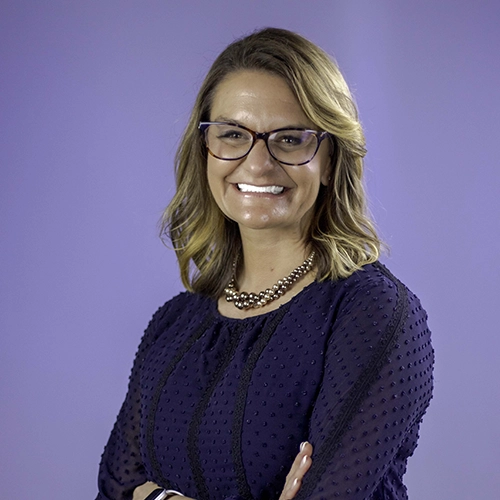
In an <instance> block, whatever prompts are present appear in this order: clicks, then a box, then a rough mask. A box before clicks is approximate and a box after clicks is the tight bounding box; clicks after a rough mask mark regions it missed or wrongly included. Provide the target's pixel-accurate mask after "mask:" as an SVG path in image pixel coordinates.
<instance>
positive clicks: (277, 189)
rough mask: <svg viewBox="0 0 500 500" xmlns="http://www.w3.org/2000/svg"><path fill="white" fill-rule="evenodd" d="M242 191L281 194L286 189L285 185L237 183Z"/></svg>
mask: <svg viewBox="0 0 500 500" xmlns="http://www.w3.org/2000/svg"><path fill="white" fill-rule="evenodd" d="M236 185H237V187H238V189H239V190H240V191H241V192H242V193H269V194H281V193H282V192H283V191H284V189H285V188H284V187H283V186H254V185H252V184H236Z"/></svg>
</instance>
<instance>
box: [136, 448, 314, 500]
mask: <svg viewBox="0 0 500 500" xmlns="http://www.w3.org/2000/svg"><path fill="white" fill-rule="evenodd" d="M312 452H313V448H312V446H311V444H310V443H307V442H304V443H302V444H301V445H300V451H299V453H298V454H297V456H296V457H295V460H294V462H293V464H292V467H291V468H290V472H289V473H288V475H287V477H286V483H285V486H284V487H283V491H282V493H281V495H280V498H279V500H292V499H293V498H294V497H295V495H296V494H297V493H298V491H299V489H300V485H301V484H302V480H303V478H304V475H305V473H306V472H307V471H308V470H309V468H310V467H311V463H312V460H311V455H312ZM157 488H160V486H158V485H157V484H155V483H152V482H147V483H144V484H141V485H140V486H138V487H137V488H135V490H134V496H133V498H132V500H144V499H145V498H146V497H147V496H148V495H149V494H150V493H151V492H153V491H154V490H155V489H157ZM168 500H194V499H192V498H189V497H185V496H178V495H174V496H169V497H168Z"/></svg>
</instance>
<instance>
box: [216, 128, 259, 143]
mask: <svg viewBox="0 0 500 500" xmlns="http://www.w3.org/2000/svg"><path fill="white" fill-rule="evenodd" d="M216 137H217V139H218V140H220V141H223V142H228V143H229V142H230V143H238V142H247V141H248V140H249V139H250V140H251V136H250V134H249V133H248V132H247V131H246V130H244V129H241V128H239V127H235V126H231V125H217V126H216Z"/></svg>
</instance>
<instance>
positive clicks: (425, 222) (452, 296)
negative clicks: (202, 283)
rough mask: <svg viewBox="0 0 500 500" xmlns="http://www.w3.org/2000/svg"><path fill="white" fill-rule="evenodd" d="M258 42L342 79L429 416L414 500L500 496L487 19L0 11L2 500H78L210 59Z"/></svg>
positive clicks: (89, 494) (158, 281) (49, 5)
mask: <svg viewBox="0 0 500 500" xmlns="http://www.w3.org/2000/svg"><path fill="white" fill-rule="evenodd" d="M266 25H273V26H279V27H285V28H289V29H292V30H296V31H298V32H300V33H302V34H303V35H305V36H306V37H308V38H310V39H311V40H313V41H314V42H316V43H318V44H319V45H320V46H322V47H323V48H324V49H326V50H327V51H328V52H330V53H331V54H334V55H335V56H336V58H337V59H338V61H339V63H340V66H341V68H342V69H343V71H344V73H345V74H346V77H347V79H348V81H349V83H350V84H351V86H352V88H353V90H354V92H355V94H356V97H357V101H358V104H359V107H360V110H361V117H362V120H363V122H364V124H365V127H366V133H367V138H368V150H369V153H368V158H367V183H368V189H369V193H370V197H371V207H372V211H373V212H374V214H375V217H376V219H377V221H378V225H379V228H380V231H381V234H382V236H383V237H384V238H385V240H386V241H387V242H388V243H389V245H390V246H391V247H392V253H391V255H390V257H388V258H386V259H385V261H386V262H387V263H388V265H389V266H390V268H391V269H392V270H393V272H394V273H396V274H397V275H398V276H399V277H400V278H401V279H402V280H403V281H405V282H406V283H407V284H408V285H409V286H410V287H411V288H412V289H413V290H414V291H415V292H416V293H417V294H418V295H419V296H420V297H421V299H422V301H423V302H424V305H425V307H426V309H427V310H428V312H429V315H430V325H431V327H432V329H433V331H434V344H435V348H436V351H437V367H436V390H435V399H434V401H433V404H432V406H431V408H430V411H429V413H428V415H427V417H426V418H425V421H424V425H423V428H422V437H421V441H420V446H419V448H418V449H417V452H416V454H415V456H414V457H413V458H412V459H411V460H410V464H409V472H408V475H407V484H408V487H409V491H410V497H411V499H412V500H419V499H422V500H424V499H425V500H448V499H453V500H470V499H491V498H497V495H498V491H500V474H499V458H498V457H499V451H498V450H499V449H500V436H499V434H500V431H499V422H500V394H499V392H500V391H499V382H500V375H499V364H500V356H499V353H500V335H499V334H500V332H499V327H498V320H497V318H498V308H499V307H500V300H499V299H500V296H499V295H500V294H499V281H500V273H499V264H498V259H499V255H500V238H499V230H500V227H499V218H500V174H499V171H500V166H499V159H498V157H499V151H498V144H499V140H500V133H499V128H500V127H499V118H500V90H499V89H500V56H499V48H500V28H499V26H500V2H498V0H490V1H477V2H473V1H471V0H461V1H453V0H448V1H443V0H425V1H420V0H418V1H400V0H393V1H391V0H386V1H375V0H366V1H355V0H344V1H334V0H330V1H328V0H321V1H320V0H317V1H308V2H306V1H295V0H273V1H251V0H247V1H239V2H238V1H234V0H231V1H215V2H211V1H202V0H200V1H189V0H187V1H167V0H163V1H159V0H157V1H147V0H144V1H130V0H112V1H111V0H109V1H108V0H99V1H97V0H85V1H78V2H77V1H62V0H61V1H57V0H52V1H48V0H47V1H36V0H32V1H27V0H1V2H0V108H1V109H0V112H1V116H0V144H1V147H0V168H1V178H0V181H1V184H0V196H1V199H0V224H1V225H0V228H1V229H0V230H1V240H0V245H1V247H0V248H1V262H0V265H1V268H0V271H1V276H0V280H1V281H0V283H1V311H0V322H1V323H0V332H1V348H0V371H1V380H0V391H1V408H0V411H1V414H0V415H1V416H0V419H1V420H0V432H1V441H0V498H1V499H13V498H26V499H28V498H37V499H38V498H39V499H50V500H63V499H72V500H88V499H92V498H94V495H95V493H96V486H95V482H96V473H97V466H98V462H99V458H100V454H101V452H102V448H103V446H104V444H105V442H106V439H107V437H108V434H109V432H110V429H111V427H112V424H113V422H114V419H115V416H116V413H117V411H118V409H119V406H120V404H121V401H122V399H123V397H124V394H125V389H126V383H127V378H128V373H129V370H130V367H131V362H132V359H133V355H134V353H135V350H136V347H137V344H138V341H139V338H140V336H141V334H142V331H143V329H144V328H145V326H146V324H147V322H148V321H149V318H150V316H151V314H152V313H153V312H154V310H155V309H156V308H157V307H158V306H159V305H161V304H162V303H163V302H164V301H165V300H167V299H168V298H170V297H171V296H172V295H173V294H174V293H175V292H177V291H178V290H180V289H181V285H180V282H179V279H178V276H177V270H176V263H175V260H174V256H173V254H172V252H171V251H169V250H167V249H165V248H164V247H163V246H162V245H161V243H160V242H159V240H158V238H157V228H156V222H157V220H158V217H159V215H160V213H161V210H162V208H163V207H164V206H165V204H166V203H167V201H168V200H169V198H170V197H171V195H172V190H173V188H172V158H173V155H174V151H175V149H176V145H177V142H178V138H179V136H180V134H181V131H182V129H183V127H184V125H185V123H186V120H187V117H188V113H189V111H190V108H191V106H192V103H193V100H194V96H195V93H196V91H197V89H198V87H199V85H200V83H201V80H202V78H203V76H204V74H205V72H206V71H207V69H208V67H209V65H210V63H211V62H212V60H213V59H214V57H215V56H216V55H217V54H218V53H219V52H220V51H221V50H222V49H223V48H224V47H225V46H226V45H227V44H228V43H229V42H230V41H232V40H233V39H234V37H236V36H240V35H242V34H244V33H247V32H249V31H251V30H253V29H255V28H258V27H263V26H266Z"/></svg>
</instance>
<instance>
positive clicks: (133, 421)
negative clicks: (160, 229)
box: [97, 264, 434, 500]
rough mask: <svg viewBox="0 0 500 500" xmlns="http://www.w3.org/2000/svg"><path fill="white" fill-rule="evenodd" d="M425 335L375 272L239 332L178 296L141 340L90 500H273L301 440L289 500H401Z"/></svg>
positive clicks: (426, 376)
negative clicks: (178, 499) (302, 467)
mask: <svg viewBox="0 0 500 500" xmlns="http://www.w3.org/2000/svg"><path fill="white" fill-rule="evenodd" d="M429 335H430V334H429V330H428V328H427V324H426V313H425V311H424V310H423V309H422V307H421V305H420V302H419V300H418V299H417V298H416V297H415V295H413V294H412V293H411V292H410V291H409V290H408V289H407V288H406V287H405V286H404V285H403V284H402V283H401V282H399V281H398V280H397V279H396V278H395V277H394V276H393V275H391V274H390V273H389V271H388V270H387V269H386V268H385V267H384V266H382V265H381V264H374V265H369V266H366V267H364V268H363V270H361V271H359V272H356V273H354V274H353V275H352V276H350V277H349V278H346V279H342V280H339V281H326V282H323V283H318V282H314V283H312V284H311V285H309V286H308V287H306V288H304V290H302V291H301V292H300V293H299V294H298V295H296V296H295V297H293V298H292V299H291V300H290V301H289V302H288V303H287V304H285V305H283V306H281V307H280V308H279V309H277V310H275V311H271V312H268V313H266V314H262V315H260V316H255V317H250V318H246V319H232V318H227V317H223V316H221V315H220V314H219V313H218V311H217V305H216V302H215V301H214V300H212V299H210V298H207V297H203V296H200V295H196V294H192V293H187V292H186V293H182V294H180V295H178V296H177V297H175V298H173V299H172V300H170V301H169V302H167V303H166V304H165V305H164V306H163V307H161V308H160V309H159V310H158V311H157V312H156V314H155V315H154V317H153V319H152V321H151V323H150V324H149V326H148V328H147V330H146V332H145V334H144V337H143V338H142V341H141V344H140V346H139V350H138V353H137V357H136V359H135V363H134V366H133V369H132V374H131V377H130V384H129V389H128V393H127V396H126V399H125V402H124V403H123V406H122V408H121V410H120V413H119V415H118V418H117V421H116V424H115V426H114V428H113V431H112V433H111V436H110V439H109V442H108V444H107V446H106V448H105V451H104V454H103V456H102V461H101V466H100V471H99V495H98V497H97V499H98V500H105V499H106V500H108V499H109V500H122V499H131V498H132V492H133V490H134V488H135V487H136V486H138V485H140V484H142V483H144V482H146V481H154V482H155V483H157V484H159V485H161V486H162V487H165V488H167V489H175V490H178V491H181V492H183V493H184V494H185V495H187V496H190V497H193V498H196V499H197V500H209V499H210V500H212V499H213V500H223V499H228V498H234V499H245V500H246V499H259V500H266V499H277V498H278V497H279V495H280V493H281V490H282V488H283V485H284V483H285V476H286V474H287V473H288V471H289V469H290V466H291V464H292V462H293V459H294V458H295V456H296V454H297V453H298V450H299V445H300V443H301V442H302V441H306V440H307V441H309V442H310V443H311V444H312V445H313V447H314V453H313V457H312V459H313V462H312V467H311V469H310V470H309V472H308V473H307V474H306V477H305V480H304V482H303V484H302V487H301V489H300V491H299V493H298V495H297V496H296V499H297V500H301V499H306V498H307V499H314V500H320V499H333V498H340V499H350V500H351V499H356V500H361V499H372V500H377V499H384V500H402V499H406V498H407V494H406V488H405V486H404V484H403V482H402V477H403V474H404V472H405V470H406V462H407V459H408V457H409V456H410V455H411V454H412V453H413V451H414V449H415V447H416V443H417V438H418V428H419V424H420V422H421V419H422V416H423V414H424V412H425V410H426V408H427V406H428V404H429V401H430V399H431V393H432V366H433V359H434V358H433V350H432V346H431V344H430V336H429Z"/></svg>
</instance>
